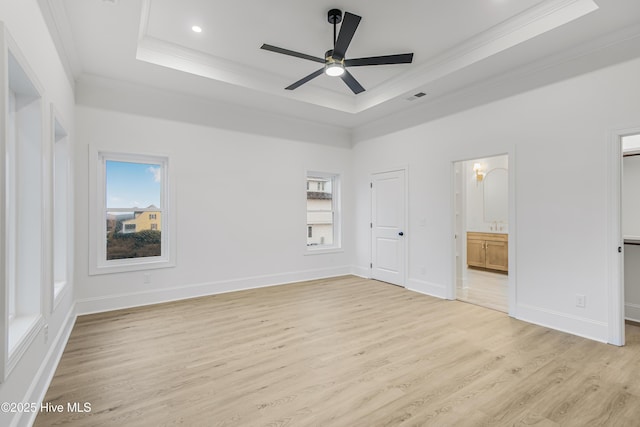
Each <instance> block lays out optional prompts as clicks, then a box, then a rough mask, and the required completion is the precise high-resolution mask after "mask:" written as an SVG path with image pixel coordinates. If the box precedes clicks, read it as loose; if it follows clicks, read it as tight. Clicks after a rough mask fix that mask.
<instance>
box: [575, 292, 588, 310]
mask: <svg viewBox="0 0 640 427" xmlns="http://www.w3.org/2000/svg"><path fill="white" fill-rule="evenodd" d="M586 299H587V297H586V296H584V295H582V294H576V307H580V308H584V307H585V305H586Z"/></svg>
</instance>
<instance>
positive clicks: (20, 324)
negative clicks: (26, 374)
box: [5, 314, 44, 376]
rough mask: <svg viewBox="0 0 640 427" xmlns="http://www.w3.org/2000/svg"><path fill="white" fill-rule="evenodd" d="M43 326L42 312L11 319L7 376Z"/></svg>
mask: <svg viewBox="0 0 640 427" xmlns="http://www.w3.org/2000/svg"><path fill="white" fill-rule="evenodd" d="M43 326H44V318H43V317H42V316H41V315H40V314H32V315H26V316H16V317H15V318H14V319H13V320H11V322H10V323H9V361H8V366H7V370H6V371H5V376H7V375H8V374H9V373H10V372H11V370H12V369H13V368H14V367H15V366H16V365H17V364H18V361H19V360H20V359H21V358H22V356H23V355H24V354H25V352H26V351H27V348H29V346H30V345H31V343H32V342H33V341H34V340H35V339H36V336H38V333H40V330H41V329H42V327H43Z"/></svg>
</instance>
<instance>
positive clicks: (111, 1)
mask: <svg viewBox="0 0 640 427" xmlns="http://www.w3.org/2000/svg"><path fill="white" fill-rule="evenodd" d="M102 3H107V4H118V0H102Z"/></svg>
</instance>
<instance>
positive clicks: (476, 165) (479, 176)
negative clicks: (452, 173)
mask: <svg viewBox="0 0 640 427" xmlns="http://www.w3.org/2000/svg"><path fill="white" fill-rule="evenodd" d="M473 171H474V172H475V173H476V181H477V182H480V181H482V180H483V179H484V171H483V170H482V165H481V164H480V163H474V164H473Z"/></svg>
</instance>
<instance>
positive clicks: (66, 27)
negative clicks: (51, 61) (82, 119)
mask: <svg viewBox="0 0 640 427" xmlns="http://www.w3.org/2000/svg"><path fill="white" fill-rule="evenodd" d="M38 6H39V7H40V12H41V13H42V17H43V18H44V21H45V23H46V24H47V27H48V29H49V34H50V35H51V39H52V40H53V44H54V45H55V47H56V50H57V51H58V56H59V57H60V61H61V62H62V66H63V67H64V71H65V74H66V75H67V79H68V80H69V82H70V83H71V86H72V87H73V85H74V82H75V79H76V78H77V77H79V76H80V75H81V74H82V73H83V71H84V70H83V67H82V62H81V61H80V57H79V56H78V53H77V50H76V45H75V42H74V39H73V33H72V31H71V24H70V23H69V18H68V16H67V10H66V9H65V7H64V2H63V1H56V0H38Z"/></svg>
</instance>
